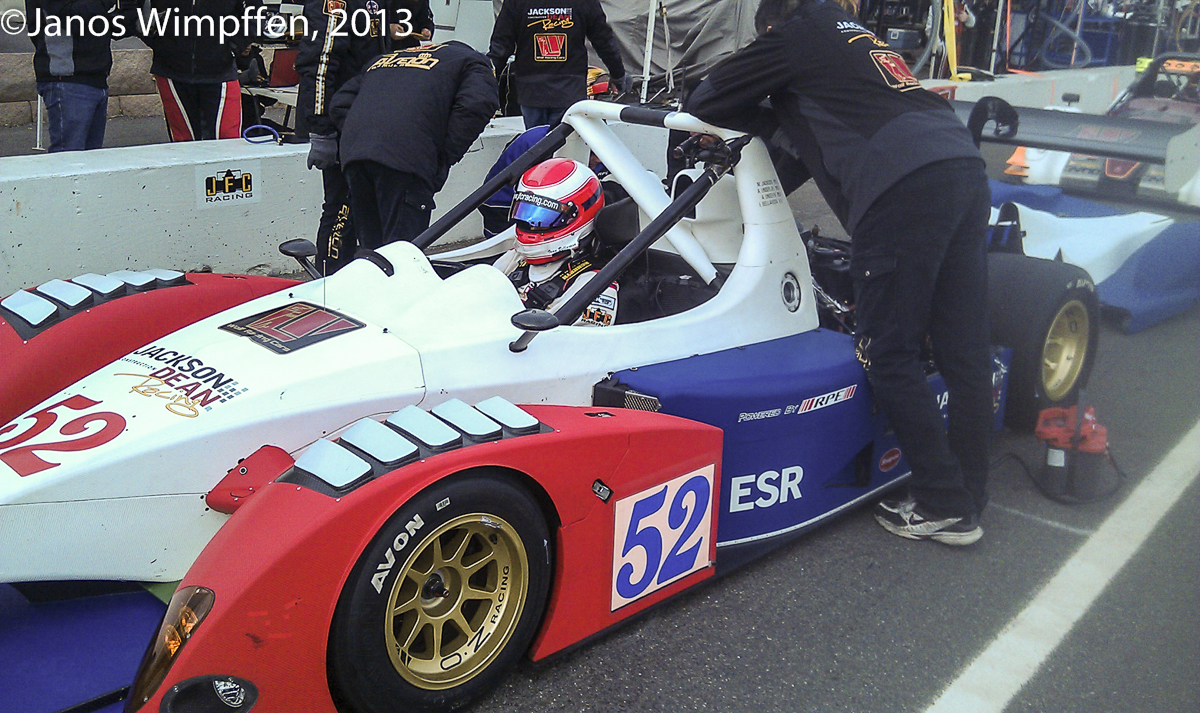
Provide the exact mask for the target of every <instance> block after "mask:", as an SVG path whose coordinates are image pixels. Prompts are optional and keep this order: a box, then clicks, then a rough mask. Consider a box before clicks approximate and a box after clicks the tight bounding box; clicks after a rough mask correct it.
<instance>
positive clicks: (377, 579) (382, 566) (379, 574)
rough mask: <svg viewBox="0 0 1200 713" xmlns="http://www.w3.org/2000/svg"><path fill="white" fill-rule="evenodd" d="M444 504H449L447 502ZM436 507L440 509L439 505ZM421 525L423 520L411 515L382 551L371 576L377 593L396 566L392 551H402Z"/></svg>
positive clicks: (423, 522)
mask: <svg viewBox="0 0 1200 713" xmlns="http://www.w3.org/2000/svg"><path fill="white" fill-rule="evenodd" d="M446 504H447V505H449V502H447V503H446ZM438 505H441V503H438ZM438 509H439V510H441V507H439V508H438ZM422 527H425V521H424V520H422V519H421V516H420V515H413V516H412V519H411V520H409V521H408V524H406V525H405V526H404V531H403V532H401V533H400V534H399V535H396V539H394V540H392V546H391V547H389V548H388V549H386V550H384V551H383V562H380V563H379V565H378V566H376V567H375V574H374V575H373V576H372V577H371V585H372V586H374V587H375V592H376V593H377V594H383V583H384V580H386V579H387V576H388V573H389V572H391V571H392V568H393V567H395V566H396V555H395V554H392V553H393V552H395V553H399V552H402V551H403V550H404V548H405V547H408V541H409V540H410V539H412V537H413V536H414V535H416V534H417V533H418V532H420V531H421V528H422Z"/></svg>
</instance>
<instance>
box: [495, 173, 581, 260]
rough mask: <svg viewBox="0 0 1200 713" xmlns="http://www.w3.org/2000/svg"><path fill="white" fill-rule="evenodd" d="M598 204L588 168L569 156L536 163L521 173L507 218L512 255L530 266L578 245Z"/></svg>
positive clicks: (553, 257)
mask: <svg viewBox="0 0 1200 713" xmlns="http://www.w3.org/2000/svg"><path fill="white" fill-rule="evenodd" d="M603 207H604V190H603V189H602V188H601V187H600V179H598V178H596V174H594V173H592V171H591V169H589V168H588V167H587V166H585V165H583V164H582V163H580V162H578V161H573V160H571V159H569V158H552V159H549V160H546V161H542V162H541V163H539V164H538V165H536V166H534V167H533V168H531V169H529V170H528V171H526V172H525V175H524V176H521V182H520V183H519V184H518V185H517V190H516V193H515V194H514V195H513V203H512V214H511V218H512V220H513V222H514V223H516V226H517V253H519V254H520V255H521V257H523V258H524V259H525V262H527V263H529V264H531V265H539V264H542V263H547V262H552V261H554V260H557V259H559V258H560V257H563V256H564V255H565V254H566V253H568V252H570V251H571V250H574V249H575V248H577V247H579V243H580V241H582V240H583V239H584V238H586V237H587V236H588V235H589V234H590V233H591V232H592V222H593V221H594V220H595V219H596V214H597V213H599V212H600V209H601V208H603Z"/></svg>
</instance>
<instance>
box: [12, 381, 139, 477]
mask: <svg viewBox="0 0 1200 713" xmlns="http://www.w3.org/2000/svg"><path fill="white" fill-rule="evenodd" d="M99 405H100V402H99V401H93V400H92V399H89V398H88V397H86V396H71V397H69V398H66V399H63V400H62V401H59V402H58V403H56V404H54V405H53V406H47V407H46V408H44V409H42V410H41V411H37V412H35V413H31V414H28V415H27V416H25V418H32V419H33V425H31V426H30V427H29V428H27V429H26V430H25V431H23V432H21V433H19V434H18V435H16V436H13V437H11V438H8V439H6V440H3V439H4V437H5V436H9V435H11V434H12V432H13V431H14V429H16V427H17V424H16V423H15V422H14V423H10V424H9V425H7V426H5V427H3V428H0V462H3V463H4V464H5V465H7V466H8V467H9V468H12V469H13V470H14V471H16V473H17V475H19V476H21V477H25V476H27V475H33V474H34V473H40V472H42V471H43V470H48V469H50V468H55V467H57V466H58V465H59V463H51V462H50V461H47V460H45V459H43V458H41V457H39V456H38V455H37V454H38V453H46V452H50V451H60V452H61V451H86V450H89V449H92V448H95V447H97V446H100V445H103V444H105V443H108V442H109V441H111V440H112V439H114V438H116V437H117V436H119V435H121V433H122V432H123V431H124V430H125V419H124V418H123V417H122V416H120V415H119V414H115V413H112V412H111V411H97V412H93V413H88V414H84V415H82V416H79V417H78V418H75V419H72V420H70V421H67V422H66V423H64V424H63V425H62V426H61V427H59V429H58V435H59V436H67V438H57V440H52V441H43V442H40V443H26V441H30V440H38V438H37V437H38V436H40V435H41V434H42V433H44V432H46V431H48V430H49V429H50V427H51V426H53V425H54V424H55V422H57V421H58V417H59V415H60V414H58V413H55V409H60V408H61V409H63V413H62V415H63V416H65V417H66V418H70V414H69V411H86V410H87V409H90V408H91V407H93V406H99ZM92 424H99V428H95V427H93V428H90V429H89V428H88V427H89V426H91V425H92Z"/></svg>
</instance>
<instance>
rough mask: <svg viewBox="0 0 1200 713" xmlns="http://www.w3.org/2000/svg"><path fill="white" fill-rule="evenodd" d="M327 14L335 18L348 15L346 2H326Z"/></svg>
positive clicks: (336, 0) (331, 0)
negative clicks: (335, 16) (339, 15)
mask: <svg viewBox="0 0 1200 713" xmlns="http://www.w3.org/2000/svg"><path fill="white" fill-rule="evenodd" d="M325 14H326V15H329V16H330V17H333V16H334V15H338V14H341V15H345V14H346V0H325Z"/></svg>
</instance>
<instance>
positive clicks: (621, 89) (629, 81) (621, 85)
mask: <svg viewBox="0 0 1200 713" xmlns="http://www.w3.org/2000/svg"><path fill="white" fill-rule="evenodd" d="M612 81H613V84H615V85H617V93H618V94H628V93H629V92H631V91H633V77H631V76H629V75H628V74H622V75H621V76H619V77H614V78H613V80H612Z"/></svg>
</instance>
